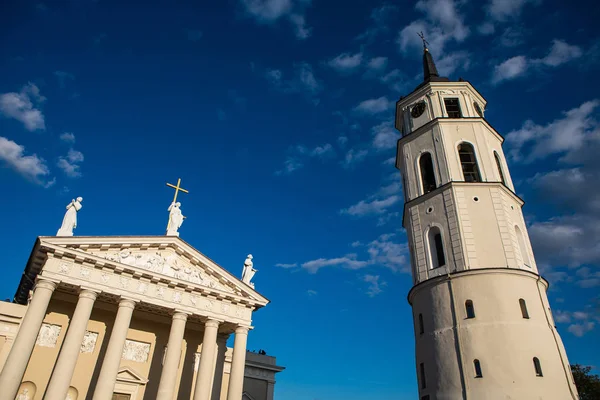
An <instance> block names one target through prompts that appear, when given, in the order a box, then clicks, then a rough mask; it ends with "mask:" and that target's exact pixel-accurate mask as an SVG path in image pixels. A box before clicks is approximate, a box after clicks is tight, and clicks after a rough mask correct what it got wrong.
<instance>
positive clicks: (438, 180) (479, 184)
mask: <svg viewBox="0 0 600 400" xmlns="http://www.w3.org/2000/svg"><path fill="white" fill-rule="evenodd" d="M424 43H426V42H424ZM423 68H424V80H423V82H422V83H421V84H420V85H419V86H417V87H416V88H415V90H413V91H412V92H411V93H410V94H409V95H407V96H405V97H401V98H400V100H399V101H398V102H397V103H396V121H395V126H396V129H398V130H399V131H400V132H401V134H402V137H401V138H400V139H399V140H398V147H397V155H396V168H398V169H399V170H400V171H401V173H402V180H403V188H404V197H405V204H404V216H403V226H404V228H405V229H406V232H407V236H408V242H409V248H410V255H411V266H412V277H413V287H412V289H411V290H410V292H409V294H408V301H409V303H410V304H411V306H412V310H413V317H414V319H413V322H414V329H415V357H416V360H415V361H416V370H417V379H418V385H419V398H420V399H421V400H442V399H443V400H456V399H477V400H481V399H503V400H504V399H544V400H550V399H556V400H564V399H578V398H579V397H578V395H577V390H576V388H575V385H574V382H573V377H572V375H571V372H570V366H569V362H568V360H567V356H566V353H565V350H564V347H563V344H562V341H561V339H560V336H559V334H558V332H557V330H556V327H555V326H554V320H553V318H552V313H551V311H550V305H549V303H548V298H547V295H546V291H547V289H548V282H547V281H546V280H545V279H544V278H542V277H541V276H540V275H539V273H538V270H537V266H536V262H535V258H534V255H533V252H532V249H531V243H530V241H529V236H528V234H527V226H526V224H525V221H524V219H523V213H522V211H521V207H522V206H523V200H522V199H521V198H519V196H517V194H516V193H515V189H514V186H513V182H512V179H511V176H510V171H509V169H508V165H507V162H506V158H505V156H504V152H503V151H502V142H503V141H504V138H503V137H502V135H500V134H499V133H498V132H497V131H496V130H495V129H494V128H493V127H492V126H491V125H490V123H489V122H488V121H487V120H486V119H485V107H486V100H485V98H484V97H483V96H482V95H481V93H479V92H478V91H477V90H476V89H475V88H474V87H473V86H472V85H471V83H469V82H467V81H464V80H462V79H459V80H458V81H451V80H450V79H448V78H445V77H440V76H439V74H438V71H437V69H436V66H435V63H434V60H433V57H432V56H431V54H430V53H429V50H428V49H427V47H426V46H424V53H423Z"/></svg>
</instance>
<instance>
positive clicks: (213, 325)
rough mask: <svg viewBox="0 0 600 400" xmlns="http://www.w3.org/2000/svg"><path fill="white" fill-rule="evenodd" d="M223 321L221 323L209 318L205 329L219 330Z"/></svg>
mask: <svg viewBox="0 0 600 400" xmlns="http://www.w3.org/2000/svg"><path fill="white" fill-rule="evenodd" d="M221 322H222V321H219V320H217V319H212V318H209V319H207V320H206V322H205V323H204V327H205V328H218V327H219V325H220V324H221Z"/></svg>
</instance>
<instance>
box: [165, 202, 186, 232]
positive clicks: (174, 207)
mask: <svg viewBox="0 0 600 400" xmlns="http://www.w3.org/2000/svg"><path fill="white" fill-rule="evenodd" d="M180 207H181V203H180V202H177V203H175V202H173V203H171V205H170V206H169V209H168V210H167V211H169V223H168V224H167V236H179V232H177V229H179V228H180V227H181V224H182V223H183V218H184V216H183V214H181V209H180Z"/></svg>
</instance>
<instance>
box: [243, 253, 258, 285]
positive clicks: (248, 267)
mask: <svg viewBox="0 0 600 400" xmlns="http://www.w3.org/2000/svg"><path fill="white" fill-rule="evenodd" d="M253 266H254V264H253V263H252V254H248V257H247V258H246V261H244V270H243V271H242V282H244V283H245V284H246V285H248V286H250V287H254V283H252V282H250V281H251V280H252V278H253V277H254V274H255V273H256V271H258V270H256V269H254V268H253Z"/></svg>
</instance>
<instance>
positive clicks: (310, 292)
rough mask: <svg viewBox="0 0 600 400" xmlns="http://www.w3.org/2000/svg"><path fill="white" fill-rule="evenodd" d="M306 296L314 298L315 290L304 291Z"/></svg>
mask: <svg viewBox="0 0 600 400" xmlns="http://www.w3.org/2000/svg"><path fill="white" fill-rule="evenodd" d="M306 294H307V295H308V296H309V297H312V296H316V295H317V294H318V292H317V291H316V290H312V289H308V290H307V291H306Z"/></svg>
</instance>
